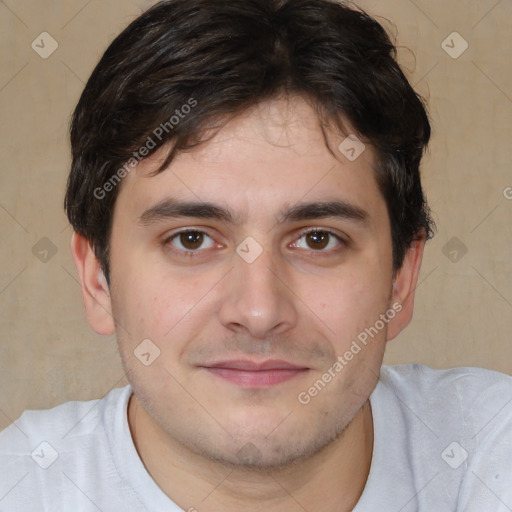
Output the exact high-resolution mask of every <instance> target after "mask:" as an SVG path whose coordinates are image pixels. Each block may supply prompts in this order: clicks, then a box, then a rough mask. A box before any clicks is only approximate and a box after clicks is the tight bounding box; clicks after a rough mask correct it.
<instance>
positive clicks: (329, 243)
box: [294, 229, 344, 253]
mask: <svg viewBox="0 0 512 512" xmlns="http://www.w3.org/2000/svg"><path fill="white" fill-rule="evenodd" d="M343 244H344V241H343V239H342V238H341V237H340V236H338V235H337V234H336V233H333V232H331V231H326V230H325V229H313V230H310V231H307V232H305V233H302V235H301V236H300V237H299V238H298V240H297V242H295V244H294V246H295V247H299V248H300V249H306V250H309V251H314V252H325V253H327V252H330V249H336V248H337V247H339V246H340V245H343Z"/></svg>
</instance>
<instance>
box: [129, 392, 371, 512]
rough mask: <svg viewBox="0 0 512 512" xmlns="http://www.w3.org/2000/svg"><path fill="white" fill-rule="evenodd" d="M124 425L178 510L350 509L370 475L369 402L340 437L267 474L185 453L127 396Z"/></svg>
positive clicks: (280, 510)
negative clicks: (302, 458)
mask: <svg viewBox="0 0 512 512" xmlns="http://www.w3.org/2000/svg"><path fill="white" fill-rule="evenodd" d="M128 423H129V425H130V430H131V434H132V438H133V440H134V443H135V447H136V449H137V451H138V453H139V456H140V457H141V459H142V461H143V463H144V465H145V467H146V469H147V470H148V472H149V473H150V475H151V477H152V478H153V480H154V481H155V482H156V483H157V485H158V486H159V487H160V488H161V489H162V490H163V492H164V493H166V494H167V495H168V496H169V497H170V499H172V501H174V502H175V503H176V504H177V505H178V506H180V507H181V508H182V509H183V510H192V511H193V510H195V509H197V510H200V511H201V512H213V511H218V510H223V511H225V512H231V511H233V512H234V511H235V510H236V511H237V512H238V511H239V510H241V509H243V510H246V511H248V512H253V511H254V512H256V511H260V510H262V509H263V508H264V509H265V510H268V511H269V512H273V511H279V512H288V511H290V512H292V511H294V512H296V511H299V510H317V509H318V506H319V503H321V504H322V505H321V509H322V510H324V511H326V512H334V511H336V512H342V511H345V510H346V511H350V510H352V509H353V508H354V507H355V505H356V503H357V501H358V500H359V498H360V496H361V494H362V492H363V489H364V486H365V484H366V480H367V478H368V474H369V471H370V465H371V459H372V451H373V419H372V412H371V408H370V404H369V402H366V403H365V404H364V406H363V407H362V408H361V409H360V410H359V411H358V413H357V414H356V415H355V417H354V418H353V420H352V421H351V422H350V424H349V425H348V426H347V428H346V429H345V430H344V431H343V433H342V434H341V435H340V436H339V437H338V438H337V439H336V440H335V441H333V442H332V443H331V444H330V445H328V446H327V447H326V448H324V449H323V450H322V451H321V452H319V453H317V454H316V455H314V456H313V457H310V458H309V459H307V460H306V461H303V462H301V463H298V464H295V465H293V466H291V467H289V468H286V469H281V470H279V471H275V472H272V473H258V472H253V471H248V470H244V469H239V468H235V469H233V468H229V467H226V466H223V465H221V464H219V463H216V462H212V461H210V460H206V459H205V458H204V457H202V456H200V455H198V454H196V453H194V452H192V451H190V450H188V449H187V448H186V447H184V446H183V445H181V444H180V443H178V442H177V441H176V440H174V439H173V438H172V437H171V436H169V435H168V434H167V433H165V432H164V431H163V430H162V429H161V427H160V426H159V425H158V424H157V423H156V422H155V421H154V420H153V419H152V418H151V417H150V416H149V415H148V414H147V412H146V411H145V409H144V408H143V406H142V405H141V404H140V402H139V401H138V400H137V398H135V396H133V395H132V397H131V399H130V402H129V404H128Z"/></svg>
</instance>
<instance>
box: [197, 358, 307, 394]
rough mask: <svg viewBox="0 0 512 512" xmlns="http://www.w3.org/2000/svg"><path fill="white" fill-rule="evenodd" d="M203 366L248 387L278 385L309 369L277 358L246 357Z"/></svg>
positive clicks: (228, 379)
mask: <svg viewBox="0 0 512 512" xmlns="http://www.w3.org/2000/svg"><path fill="white" fill-rule="evenodd" d="M202 368H204V369H205V370H206V371H208V372H209V373H211V374H213V375H215V376H217V377H220V378H222V379H224V380H227V381H229V382H231V383H233V384H237V385H238V386H240V387H242V388H246V389H248V388H252V389H254V388H268V387H272V386H276V385H278V384H281V383H283V382H286V381H289V380H291V379H293V378H295V377H298V376H299V375H302V374H303V373H305V372H307V371H308V370H309V368H307V367H303V366H297V365H295V364H292V363H289V362H287V361H282V360H277V359H271V360H267V361H260V362H258V361H250V360H246V359H237V360H231V361H219V362H215V363H212V364H208V365H205V366H202Z"/></svg>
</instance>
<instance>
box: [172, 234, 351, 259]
mask: <svg viewBox="0 0 512 512" xmlns="http://www.w3.org/2000/svg"><path fill="white" fill-rule="evenodd" d="M186 233H196V234H203V235H206V236H207V237H209V238H211V239H212V240H213V237H211V236H210V235H209V234H208V233H207V232H206V231H202V230H200V229H184V230H183V231H178V232H176V233H173V234H172V235H171V236H169V237H167V238H166V239H165V240H164V241H163V245H164V246H166V247H168V248H169V247H170V250H171V251H172V252H175V253H179V255H180V256H182V257H185V258H194V257H199V256H200V254H201V252H204V251H205V250H206V249H196V250H184V249H177V248H175V247H173V246H172V245H170V242H172V241H173V240H174V239H175V238H178V237H179V236H180V235H182V234H186ZM310 233H325V234H328V235H330V236H331V237H333V238H335V239H336V240H337V241H338V242H339V244H340V245H342V246H347V245H348V241H347V240H345V239H344V238H342V237H341V236H340V235H338V234H337V233H335V232H334V231H331V230H329V229H325V228H309V229H307V230H305V231H302V232H301V233H300V234H299V236H298V238H297V240H300V239H301V238H303V237H304V236H307V235H308V234H310ZM302 250H307V249H302ZM307 251H308V252H309V253H314V254H315V257H322V256H326V255H328V254H329V253H331V252H333V251H336V249H330V250H328V251H324V250H314V249H309V250H307Z"/></svg>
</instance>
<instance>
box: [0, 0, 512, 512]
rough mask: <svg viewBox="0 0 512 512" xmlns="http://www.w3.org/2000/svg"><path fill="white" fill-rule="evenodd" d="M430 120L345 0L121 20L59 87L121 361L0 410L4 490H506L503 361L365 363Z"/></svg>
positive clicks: (392, 285)
mask: <svg viewBox="0 0 512 512" xmlns="http://www.w3.org/2000/svg"><path fill="white" fill-rule="evenodd" d="M429 137H430V125H429V121H428V116H427V114H426V111H425V107H424V105H423V103H422V101H421V98H419V97H418V96H417V95H416V94H415V93H414V91H413V89H412V88H411V86H410V85H409V83H408V82H407V80H406V79H405V77H404V75H403V74H402V72H401V70H400V68H399V66H398V65H397V63H396V60H395V49H394V47H393V45H392V43H391V42H390V40H389V38H388V36H387V35H386V33H385V31H384V30H383V28H382V27H381V26H380V25H379V24H378V23H377V22H376V21H375V20H373V19H372V18H371V17H370V16H368V15H366V14H365V13H363V12H362V11H360V10H357V9H355V8H349V7H347V6H344V5H342V4H339V3H335V2H334V1H329V0H230V1H225V0H168V1H165V2H162V3H159V4H157V5H155V6H154V7H153V8H151V9H150V10H149V11H147V12H146V13H145V14H144V15H142V16H141V17H140V18H138V19H137V20H135V21H134V22H133V23H132V24H131V25H130V26H129V27H128V28H127V29H126V30H124V31H123V33H122V34H121V35H120V36H119V37H118V38H116V40H115V41H114V42H113V43H112V44H111V46H110V47H109V48H108V49H107V51H106V52H105V55H104V56H103V58H102V59H101V61H100V63H99V64H98V66H97V67H96V69H95V70H94V72H93V74H92V76H91V77H90V79H89V81H88V83H87V85H86V87H85V90H84V92H83V94H82V96H81V98H80V101H79V103H78V106H77V108H76V110H75V113H74V116H73V122H72V127H71V144H72V152H73V163H72V169H71V173H70V176H69V181H68V188H67V194H66V203H65V206H66V211H67V214H68V216H69V219H70V222H71V224H72V225H73V228H74V230H75V233H74V235H73V239H72V254H73V258H74V261H75V263H76V266H77V269H78V274H79V277H80V281H81V284H82V292H83V299H84V304H85V308H86V312H87V317H88V321H89V323H90V325H91V327H92V328H93V329H94V330H95V331H96V332H97V333H99V334H105V335H110V334H113V333H115V334H116V336H117V339H118V344H119V350H120V354H121V357H122V361H123V365H124V368H125V370H126V374H127V377H128V379H129V382H130V386H128V387H126V388H123V389H115V390H113V391H111V392H110V393H108V395H107V396H106V397H104V398H103V399H101V400H96V401H91V402H69V403H66V404H63V405H61V406H59V407H57V408H55V409H52V410H49V411H26V412H25V413H24V414H23V415H22V416H21V418H20V419H19V420H18V421H16V422H15V423H14V424H13V425H11V426H10V427H9V428H8V429H6V430H4V432H3V433H1V434H0V447H1V454H2V464H1V465H0V474H1V480H0V498H1V501H0V510H3V511H11V510H23V511H36V510H38V511H39V510H51V511H58V510H66V511H67V510H73V511H89V510H100V511H104V512H107V511H109V512H112V511H127V510H130V511H145V510H151V511H153V510H154V511H178V510H188V511H192V510H197V511H200V512H202V511H205V512H210V511H226V512H230V511H234V510H247V511H260V510H265V511H277V510H279V511H311V512H312V511H326V512H335V511H336V512H342V511H350V510H355V511H357V512H366V511H374V510H381V511H393V512H394V511H396V512H398V511H418V510H421V511H429V512H433V511H434V512H441V511H448V510H451V511H465V512H468V511H478V512H482V511H493V512H495V511H506V510H512V485H511V484H512V429H511V427H512V380H511V378H510V377H508V376H506V375H502V374H499V373H497V372H492V371H488V370H483V369H477V368H458V369H452V370H444V371H440V370H437V371H436V370H432V369H429V368H426V367H424V366H420V365H405V366H397V367H381V365H382V359H383V354H384V349H385V344H386V342H387V341H388V340H391V339H393V338H394V337H395V336H397V334H398V333H399V332H400V331H401V330H402V329H404V327H406V326H407V324H408V323H409V322H410V320H411V317H412V313H413V302H414V293H415V287H416V285H417V280H418V272H419V269H420V265H421V258H422V253H423V248H424V245H425V241H426V240H427V239H428V238H429V237H430V236H431V234H432V222H431V220H430V217H429V210H428V207H427V204H426V202H425V198H424V196H423V191H422V187H421V182H420V176H419V166H420V161H421V157H422V154H423V151H424V149H425V147H426V145H427V143H428V141H429ZM447 335H448V334H447Z"/></svg>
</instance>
